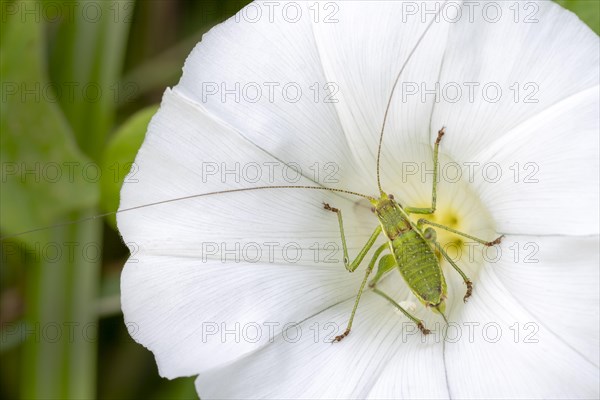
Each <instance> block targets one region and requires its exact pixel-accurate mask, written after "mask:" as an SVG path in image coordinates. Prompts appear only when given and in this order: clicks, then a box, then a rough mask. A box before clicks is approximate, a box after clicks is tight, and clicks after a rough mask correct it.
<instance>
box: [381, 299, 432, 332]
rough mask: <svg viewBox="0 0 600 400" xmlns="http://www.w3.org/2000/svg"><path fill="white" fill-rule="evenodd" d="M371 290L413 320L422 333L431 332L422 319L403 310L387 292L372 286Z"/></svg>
mask: <svg viewBox="0 0 600 400" xmlns="http://www.w3.org/2000/svg"><path fill="white" fill-rule="evenodd" d="M373 291H374V292H375V293H377V294H378V295H380V296H381V297H383V298H384V299H386V300H387V301H389V302H390V303H392V305H393V306H394V307H396V308H397V309H398V310H400V311H402V314H404V315H406V316H407V317H408V319H410V320H411V321H412V322H414V323H415V324H416V325H417V328H419V330H420V331H421V332H422V333H423V335H428V334H430V333H431V331H430V330H429V329H427V328H425V324H423V321H421V320H420V319H419V318H417V317H415V316H414V315H412V314H411V313H409V312H408V311H407V310H405V309H404V308H403V307H402V306H401V305H400V304H398V303H396V301H395V300H394V299H392V298H391V297H390V296H388V295H387V294H385V293H384V292H382V291H381V290H379V289H377V288H373Z"/></svg>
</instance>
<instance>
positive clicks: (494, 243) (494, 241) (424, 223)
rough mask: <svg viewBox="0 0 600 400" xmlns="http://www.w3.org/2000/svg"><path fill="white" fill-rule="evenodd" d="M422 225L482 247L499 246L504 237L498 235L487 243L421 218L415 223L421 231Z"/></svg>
mask: <svg viewBox="0 0 600 400" xmlns="http://www.w3.org/2000/svg"><path fill="white" fill-rule="evenodd" d="M423 225H431V226H435V227H436V228H440V229H443V230H445V231H448V232H452V233H455V234H457V235H460V236H462V237H466V238H467V239H471V240H474V241H476V242H477V243H480V244H483V245H484V246H488V247H491V246H495V245H497V244H500V242H501V241H502V238H503V237H504V235H500V236H499V237H497V238H496V239H494V240H492V241H491V242H488V241H487V240H483V239H480V238H478V237H475V236H473V235H469V234H468V233H464V232H461V231H457V230H456V229H452V228H450V227H449V226H446V225H442V224H438V223H435V222H431V221H429V220H426V219H425V218H421V219H420V220H419V221H417V227H418V228H419V229H421V230H422V229H423Z"/></svg>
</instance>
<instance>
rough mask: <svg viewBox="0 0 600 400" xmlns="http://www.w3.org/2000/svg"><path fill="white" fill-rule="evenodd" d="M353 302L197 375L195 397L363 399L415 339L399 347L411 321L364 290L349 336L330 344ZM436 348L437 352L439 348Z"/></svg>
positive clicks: (441, 370)
mask: <svg viewBox="0 0 600 400" xmlns="http://www.w3.org/2000/svg"><path fill="white" fill-rule="evenodd" d="M352 304H353V300H349V301H346V302H343V303H341V304H338V305H336V306H334V307H331V308H329V309H327V310H325V311H323V312H322V313H321V314H319V315H317V316H315V317H314V318H311V319H309V320H306V321H304V322H302V323H301V324H300V325H299V326H298V328H297V329H294V328H292V329H290V332H291V333H287V336H285V337H284V336H280V335H278V336H277V337H276V338H275V340H274V342H273V343H272V344H269V345H267V346H266V347H264V348H263V349H261V350H260V351H258V352H256V353H254V354H252V355H250V356H248V357H245V358H244V359H242V360H240V361H239V362H237V363H235V364H232V365H228V366H226V367H224V368H221V369H218V370H212V371H208V372H206V373H204V374H200V376H199V377H198V379H197V381H196V387H197V390H198V394H199V395H200V397H201V398H244V399H249V398H278V399H286V398H290V399H291V398H294V399H296V398H307V399H308V398H339V399H350V398H365V397H366V396H367V395H368V393H369V391H370V389H371V387H372V386H373V385H374V384H375V382H376V381H377V380H378V379H379V376H380V375H381V374H382V373H383V371H384V370H385V369H386V368H387V365H388V363H390V362H393V361H394V357H395V355H396V352H397V350H398V349H399V348H402V349H403V351H410V347H411V346H414V345H415V344H416V342H417V340H413V341H411V342H410V343H403V341H405V340H406V337H403V336H402V335H401V332H402V329H403V328H402V327H403V326H404V325H408V324H412V322H408V321H407V319H406V317H404V316H401V315H398V313H397V312H395V311H394V308H393V307H391V306H390V305H389V304H388V303H387V301H385V300H384V299H382V298H380V297H379V296H377V295H375V294H374V293H372V292H367V293H365V294H364V296H363V299H362V301H361V305H360V307H359V308H358V312H357V314H356V318H355V320H354V325H353V330H352V333H351V334H350V335H349V336H348V337H347V338H345V339H344V340H342V341H341V342H340V343H334V344H331V343H329V342H330V341H331V339H333V337H334V335H336V334H338V333H341V332H342V331H343V330H344V327H345V325H346V323H347V319H348V315H349V312H350V310H351V308H352ZM413 328H414V324H413ZM297 334H299V335H300V337H299V338H298V339H297V340H296V335H297ZM416 337H417V336H416V335H415V338H416ZM434 347H437V348H438V351H437V354H438V355H439V354H441V353H440V351H439V350H440V346H435V345H434ZM433 352H435V350H432V354H433ZM426 357H428V356H426ZM428 358H429V357H428ZM426 365H427V364H426ZM431 366H433V365H431ZM438 367H439V368H437V371H439V372H440V373H441V374H442V376H443V369H442V368H441V366H440V365H438ZM232 376H234V377H235V379H231V377H232ZM436 385H439V386H441V387H442V388H444V387H445V381H443V380H442V382H434V383H433V385H432V386H436ZM442 390H443V389H442ZM432 392H433V390H432Z"/></svg>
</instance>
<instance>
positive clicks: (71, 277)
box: [21, 210, 102, 399]
mask: <svg viewBox="0 0 600 400" xmlns="http://www.w3.org/2000/svg"><path fill="white" fill-rule="evenodd" d="M90 212H93V210H90V211H89V212H87V213H74V214H72V215H70V216H69V217H73V218H80V217H84V216H86V215H89V214H90ZM101 239H102V238H101V222H100V221H92V222H90V223H85V224H81V225H73V226H68V227H65V228H61V229H59V230H54V231H53V232H52V235H51V237H49V239H48V240H45V241H40V242H38V243H39V246H38V247H37V249H35V252H33V253H32V254H35V257H36V258H37V259H36V260H34V261H37V262H36V263H35V267H34V270H33V271H31V272H32V273H29V274H28V276H29V282H28V283H29V290H28V310H27V311H28V312H27V314H26V328H25V329H27V330H26V332H24V333H25V334H26V336H27V339H28V340H27V341H26V345H25V349H24V352H25V354H24V363H23V367H24V369H25V370H24V373H23V374H22V382H21V397H22V398H31V399H34V398H35V399H39V398H60V399H75V398H76V399H89V398H94V397H95V394H96V347H97V338H98V321H97V318H96V313H95V300H96V288H97V282H98V280H99V271H100V269H99V261H100V257H101V253H100V252H99V251H100V250H101V242H100V241H101ZM55 249H58V251H59V252H60V253H56V252H55V251H54V250H55ZM57 254H59V256H57Z"/></svg>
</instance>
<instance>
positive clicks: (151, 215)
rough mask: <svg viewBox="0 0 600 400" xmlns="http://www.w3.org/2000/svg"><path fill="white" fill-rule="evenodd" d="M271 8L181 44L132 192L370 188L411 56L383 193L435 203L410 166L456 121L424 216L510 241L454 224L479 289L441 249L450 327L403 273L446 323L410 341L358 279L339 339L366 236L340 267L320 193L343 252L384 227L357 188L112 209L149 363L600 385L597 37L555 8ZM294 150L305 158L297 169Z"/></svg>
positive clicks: (227, 375) (396, 285) (338, 377)
mask: <svg viewBox="0 0 600 400" xmlns="http://www.w3.org/2000/svg"><path fill="white" fill-rule="evenodd" d="M268 3H269V2H265V3H253V4H251V5H250V6H248V7H247V8H245V9H244V10H242V12H241V13H240V14H238V15H237V16H236V17H234V18H232V19H230V20H228V21H226V22H225V23H223V24H221V25H218V26H217V27H215V28H214V29H213V30H211V31H210V32H209V33H208V34H206V35H205V36H204V38H203V40H202V42H201V43H200V44H199V45H198V46H197V47H196V48H195V49H194V51H193V52H192V54H191V55H190V56H189V58H188V60H187V61H186V65H185V68H184V73H183V77H182V79H181V82H180V83H179V84H178V85H177V86H176V87H175V88H173V89H169V90H167V91H166V92H165V95H164V98H163V101H162V105H161V108H160V111H159V112H158V113H157V115H156V116H155V117H154V119H153V120H152V123H151V125H150V127H149V129H148V133H147V136H146V139H145V141H144V144H143V146H142V147H141V149H140V151H139V154H138V156H137V158H136V161H135V162H136V164H137V166H138V167H139V168H138V171H137V173H136V175H135V178H136V180H137V182H135V183H126V184H125V185H124V186H123V189H122V193H121V194H122V200H121V209H122V210H123V209H127V208H130V207H134V206H138V205H146V204H150V203H155V202H159V201H163V200H168V199H176V198H180V197H185V196H192V195H195V194H199V193H207V192H214V191H220V190H227V189H234V188H242V187H255V186H272V185H290V184H293V185H311V186H314V185H316V184H323V185H325V186H328V187H334V188H342V189H348V190H353V191H357V192H360V193H365V194H367V195H376V194H377V193H378V190H377V183H376V176H375V167H376V163H375V160H376V155H377V143H378V139H379V131H380V129H381V124H382V121H383V113H384V110H385V107H386V103H387V101H388V98H389V95H390V91H391V88H392V86H393V84H394V80H395V79H396V76H397V75H398V73H399V71H400V70H401V68H403V64H404V63H405V62H406V61H407V60H408V62H406V65H405V68H404V69H403V70H402V73H401V75H400V83H399V85H398V87H397V88H396V91H395V94H394V97H393V101H392V104H391V108H390V115H389V116H388V120H387V125H386V128H385V136H384V141H383V148H382V165H381V170H382V185H383V188H384V189H385V190H386V191H387V192H389V193H393V194H395V196H396V198H397V199H399V200H400V202H401V203H402V204H403V205H410V206H422V207H426V206H428V204H429V202H430V197H431V182H432V180H431V176H430V175H426V178H427V179H422V176H421V173H423V172H424V170H427V169H428V170H431V169H432V161H431V159H432V144H433V141H434V140H435V138H436V135H437V131H438V129H440V128H441V127H442V126H445V127H446V136H444V138H443V140H442V142H441V150H440V153H441V155H440V162H441V164H440V171H441V172H440V173H441V177H442V178H441V182H440V184H439V186H438V212H436V214H435V216H434V217H435V218H436V219H435V220H436V221H438V222H441V223H445V224H454V226H456V227H457V228H458V229H460V230H462V231H465V232H468V233H471V234H474V235H477V236H481V237H484V238H486V239H493V238H495V237H496V235H497V234H498V233H504V234H505V235H506V237H505V239H504V241H503V243H502V245H501V246H500V253H501V254H500V256H499V257H498V259H494V254H493V253H492V252H490V253H489V254H487V255H486V253H482V249H481V247H472V249H473V251H474V253H473V254H474V255H473V256H472V257H471V256H469V257H467V256H466V255H465V254H466V253H465V251H466V250H468V248H470V247H468V245H467V244H466V243H465V242H459V245H458V247H459V248H460V249H461V250H462V251H463V253H462V256H461V257H460V259H459V260H458V263H459V265H460V266H461V268H463V270H464V271H465V272H466V273H467V274H468V275H469V276H470V277H471V279H472V280H473V282H474V286H475V289H474V293H473V296H472V297H471V299H470V300H469V302H468V303H466V304H463V303H462V297H463V295H464V291H465V286H464V284H463V282H462V280H461V279H460V277H459V276H458V274H457V273H456V272H455V271H454V270H453V269H452V268H451V267H449V265H448V264H447V263H445V262H443V269H444V273H445V276H446V279H447V280H448V286H449V296H448V300H447V302H448V308H447V315H448V318H449V320H450V322H451V325H450V327H449V328H448V331H447V333H448V337H447V340H445V341H444V340H443V338H442V336H441V330H442V327H443V326H444V324H443V320H441V318H440V316H439V315H435V314H433V313H432V312H431V311H430V310H427V309H425V308H424V307H422V306H421V305H420V304H419V303H418V302H416V301H415V298H414V297H412V295H411V294H410V293H409V291H408V289H407V287H406V285H405V283H404V282H403V281H402V279H401V278H400V276H399V274H397V273H392V274H390V275H389V277H388V278H386V279H385V281H384V282H383V287H384V288H385V290H387V291H388V293H390V294H391V295H392V297H394V298H395V299H396V301H397V302H403V303H402V304H404V305H406V306H407V307H409V308H414V310H415V311H414V312H415V314H416V315H417V316H418V317H419V318H422V319H423V320H424V322H425V324H426V326H428V327H430V328H432V330H435V332H434V333H433V334H431V335H428V336H427V337H423V336H422V335H421V334H420V333H418V332H417V331H416V328H415V326H414V324H412V323H410V321H409V320H408V319H407V318H406V317H404V316H402V315H400V314H398V313H397V312H396V309H395V308H394V307H393V306H392V305H391V304H390V303H388V302H387V301H386V300H384V299H383V298H381V297H379V296H377V295H376V294H375V293H373V292H372V291H366V292H365V293H364V295H363V296H362V300H361V303H360V306H359V308H358V311H357V315H356V318H355V320H354V325H353V329H352V332H351V334H350V335H349V336H348V337H347V338H345V339H344V340H343V341H341V342H340V343H335V344H331V343H329V342H328V340H327V339H329V341H330V340H331V339H332V338H333V336H334V335H336V334H339V333H341V331H343V330H344V328H345V325H346V323H347V321H348V318H349V314H350V311H351V309H352V305H353V303H354V299H355V296H356V293H357V291H358V287H359V285H360V282H361V280H362V278H363V274H364V270H365V267H366V265H367V263H368V261H369V259H370V254H369V255H368V256H367V257H366V258H365V260H364V261H363V264H362V265H361V267H360V268H359V269H358V270H357V271H356V272H354V273H352V274H351V273H348V272H347V271H346V270H345V268H344V266H343V263H342V262H341V256H340V254H341V253H340V250H339V249H338V251H337V252H334V254H333V257H334V258H337V262H335V263H331V262H326V260H325V256H327V255H329V253H331V247H330V246H331V245H332V244H335V245H337V246H339V244H340V235H339V228H338V222H337V219H336V217H335V215H334V214H332V213H330V212H327V211H325V210H323V206H322V203H323V202H328V203H330V204H331V205H332V206H335V207H337V208H339V209H341V210H342V211H343V213H344V223H345V232H346V237H347V241H348V247H349V253H350V258H351V259H353V258H354V257H355V256H356V254H357V252H358V251H359V250H360V248H361V247H362V246H363V245H364V243H365V242H366V240H367V238H368V237H369V235H370V233H371V232H372V230H373V229H374V228H375V226H376V225H377V220H376V218H375V217H374V216H373V214H371V213H370V212H369V207H368V205H367V206H365V204H364V201H361V200H360V198H356V197H353V196H349V195H343V194H339V193H330V192H325V191H319V190H295V189H280V190H277V189H268V190H257V191H248V192H238V193H229V194H223V195H214V196H208V197H201V198H190V199H187V200H181V201H176V202H167V203H164V204H160V205H154V206H150V207H145V208H140V209H137V210H133V211H128V212H123V213H121V214H120V215H119V218H118V224H119V229H120V231H121V233H122V235H123V238H124V240H125V242H127V243H132V245H131V247H132V249H135V250H136V251H135V253H134V254H133V255H132V256H131V258H130V260H129V261H128V263H127V265H126V267H125V269H124V271H123V275H122V305H123V312H124V315H125V320H126V322H127V323H128V324H130V325H134V326H135V330H136V331H135V334H134V335H133V336H134V338H135V340H137V341H138V342H139V343H141V344H143V345H144V346H146V347H147V348H149V349H150V350H151V351H152V352H153V353H154V354H155V356H156V360H157V364H158V367H159V371H160V374H161V375H162V376H164V377H167V378H175V377H180V376H190V375H199V377H198V379H197V390H198V393H199V395H200V396H201V397H202V398H313V397H322V398H365V397H369V398H448V397H451V398H513V397H518V398H534V397H535V398H557V397H564V398H597V397H598V396H599V393H598V387H599V371H598V365H599V316H598V314H599V294H598V292H599V289H598V288H599V268H598V261H599V260H598V258H599V257H598V234H599V219H598V204H599V194H598V190H599V189H598V186H599V185H598V183H599V179H598V153H599V151H598V146H599V144H598V141H599V133H598V132H599V127H598V124H599V122H598V121H599V111H598V110H599V86H598V82H599V72H598V70H599V68H598V66H599V61H598V58H599V57H598V48H599V41H598V37H597V36H596V35H595V34H594V33H593V32H591V31H590V30H589V28H587V27H586V26H585V25H584V24H583V23H582V22H581V21H579V20H578V19H577V17H576V16H574V15H573V14H572V13H570V12H567V11H565V10H563V9H561V8H560V7H559V6H557V5H556V4H553V3H551V2H539V3H533V2H527V3H517V2H514V3H513V2H496V3H494V2H492V3H484V2H471V3H469V4H466V3H465V4H458V3H451V4H449V5H447V6H446V8H444V10H443V11H441V13H440V14H438V16H439V17H440V18H439V20H438V21H436V22H433V23H432V24H430V23H429V22H430V21H431V20H432V19H433V18H434V14H433V12H431V10H435V6H436V4H437V7H439V4H438V3H432V2H400V1H390V2H379V1H373V2H358V1H352V2H339V3H334V2H324V3H314V2H299V3H290V4H288V5H285V4H282V3H279V2H276V3H269V4H271V5H269V4H268ZM298 10H300V13H299V14H298ZM428 11H429V12H428ZM498 13H499V14H498ZM336 21H337V22H336ZM428 26H430V29H429V30H428V31H426V30H427V29H428ZM421 39H422V40H421ZM419 40H421V41H420V42H419ZM413 49H414V53H413V54H412V55H411V52H412V51H413ZM436 83H438V85H439V86H438V92H439V93H438V94H439V98H438V99H437V100H438V101H436V98H435V96H434V95H432V94H431V90H434V92H435V89H436ZM328 84H329V86H328V88H325V86H326V85H328ZM236 85H237V86H236ZM515 85H516V86H515ZM298 89H300V90H301V92H298ZM326 89H327V90H326ZM498 89H499V90H500V92H497V90H498ZM427 91H429V92H427ZM331 92H333V94H332V93H331ZM427 93H429V94H427ZM495 93H496V94H495ZM498 93H500V95H499V97H498ZM259 94H260V95H261V96H260V97H259V96H258V95H259ZM327 94H332V99H334V100H337V102H327V101H325V96H326V95H327ZM457 94H458V96H457ZM236 96H237V98H236ZM315 96H316V97H315ZM296 100H297V101H296ZM284 163H286V164H287V165H294V166H296V168H297V169H299V170H300V171H301V172H302V174H303V176H302V177H301V178H300V179H299V180H298V181H297V182H296V181H294V182H291V181H292V178H293V176H294V173H293V171H292V172H290V169H289V168H286V167H285V166H286V164H284ZM423 163H426V165H423ZM456 166H459V167H460V170H457V169H456V168H455V167H456ZM414 168H416V171H417V172H416V173H413V172H414ZM452 168H454V169H452ZM257 171H258V173H257ZM452 171H455V172H456V171H459V172H461V174H462V175H461V178H460V179H453V176H454V173H453V172H452ZM497 171H499V172H500V173H501V176H499V177H498V178H497V179H496V176H495V172H497ZM316 172H319V174H318V175H317V174H316ZM286 174H287V175H286ZM236 178H237V179H236ZM328 178H329V179H328ZM332 178H333V179H332ZM536 180H537V182H536ZM315 181H316V183H315ZM455 181H456V182H455ZM438 237H439V238H440V240H441V241H442V242H444V243H449V242H451V241H455V240H456V237H454V236H450V235H445V234H444V233H443V231H441V230H438ZM380 240H382V239H381V238H380ZM378 243H379V242H378ZM381 243H383V241H381ZM236 246H238V247H236ZM285 246H287V247H285ZM328 246H329V247H328ZM284 247H285V249H284ZM298 248H300V249H301V250H302V251H301V255H300V260H299V261H296V262H294V261H295V260H293V259H292V260H290V258H294V257H295V255H293V254H292V253H293V252H294V251H298ZM317 249H320V250H319V251H317ZM315 254H316V255H315ZM236 257H237V258H239V260H236V259H235V258H236ZM315 257H316V258H315ZM222 258H225V259H226V260H225V262H223V260H222ZM256 258H260V260H259V261H258V262H254V261H255V259H256ZM238 261H239V262H238ZM392 272H393V271H392ZM293 323H297V324H298V325H291V324H293ZM436 328H437V329H436Z"/></svg>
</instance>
